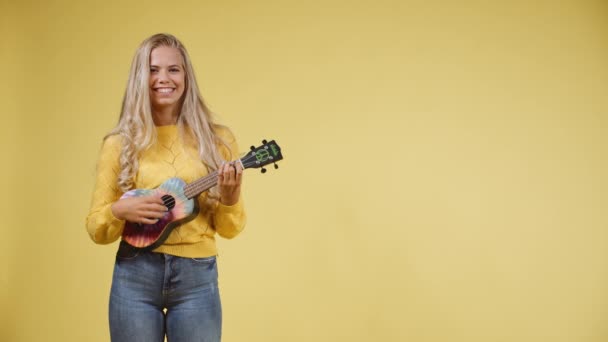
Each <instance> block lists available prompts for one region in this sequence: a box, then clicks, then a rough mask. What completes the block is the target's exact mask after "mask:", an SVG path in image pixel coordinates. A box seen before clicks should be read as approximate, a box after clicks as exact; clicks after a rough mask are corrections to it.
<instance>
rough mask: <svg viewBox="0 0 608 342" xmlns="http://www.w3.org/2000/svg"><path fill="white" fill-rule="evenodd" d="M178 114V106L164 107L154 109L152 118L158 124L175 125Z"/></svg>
mask: <svg viewBox="0 0 608 342" xmlns="http://www.w3.org/2000/svg"><path fill="white" fill-rule="evenodd" d="M178 116H179V115H178V111H177V108H171V107H164V108H157V109H156V108H153V109H152V118H153V119H154V124H155V125H156V126H167V125H175V124H176V123H177V117H178Z"/></svg>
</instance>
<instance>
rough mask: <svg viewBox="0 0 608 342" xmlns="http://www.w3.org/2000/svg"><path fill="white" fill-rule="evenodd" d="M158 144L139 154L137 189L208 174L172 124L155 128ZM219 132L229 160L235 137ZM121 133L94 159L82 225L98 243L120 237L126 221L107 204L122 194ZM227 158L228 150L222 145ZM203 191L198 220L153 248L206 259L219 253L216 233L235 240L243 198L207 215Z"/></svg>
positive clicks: (241, 220) (193, 148) (242, 216)
mask: <svg viewBox="0 0 608 342" xmlns="http://www.w3.org/2000/svg"><path fill="white" fill-rule="evenodd" d="M156 130H157V143H156V144H154V145H153V146H151V147H150V148H149V149H148V150H146V151H145V152H144V153H142V155H141V156H140V158H139V169H138V172H137V174H136V177H135V188H137V189H153V188H156V187H158V186H159V185H160V184H161V183H163V182H164V181H165V180H167V179H168V178H171V177H178V178H181V179H183V180H184V181H185V182H186V183H190V182H192V181H195V180H197V179H199V178H201V177H203V176H205V175H207V173H208V172H207V168H206V167H205V166H204V164H203V163H202V162H201V161H200V159H199V158H198V157H197V156H198V151H197V148H196V146H194V144H184V141H185V140H184V139H181V138H180V137H179V134H178V128H177V126H175V125H169V126H158V127H156ZM218 134H219V135H220V136H221V137H222V138H224V140H225V141H227V142H229V143H230V149H231V152H232V158H233V159H234V158H236V157H238V148H237V145H236V142H235V139H234V137H233V136H232V134H231V133H230V132H229V131H228V130H225V129H223V130H219V131H218ZM120 151H121V137H120V136H118V135H114V136H110V137H108V138H107V139H106V140H105V141H104V143H103V145H102V148H101V151H100V154H99V159H98V162H97V177H96V182H95V189H94V192H93V199H92V201H91V209H90V211H89V214H88V216H87V219H86V227H87V231H88V233H89V235H90V236H91V239H93V241H94V242H95V243H98V244H108V243H111V242H114V241H116V240H117V239H118V238H119V237H120V236H121V235H122V231H123V228H124V224H125V221H123V220H119V219H117V218H116V217H114V215H113V214H112V210H111V205H112V204H113V203H114V202H116V201H117V200H118V199H119V198H120V197H121V196H122V194H123V193H122V191H121V190H120V189H119V187H118V184H117V180H118V174H119V172H120V166H119V157H120ZM220 152H221V154H222V155H223V156H224V158H225V159H228V158H229V155H230V153H229V151H227V150H226V149H225V148H222V147H220ZM206 196H207V194H206V193H203V194H201V195H200V196H199V197H198V201H199V206H200V212H199V214H198V215H197V216H196V218H195V219H194V220H192V221H189V222H187V223H185V224H183V225H181V226H179V227H178V228H176V229H174V230H173V231H172V232H171V234H170V235H169V237H168V238H167V240H166V241H165V243H164V244H163V245H161V246H159V247H158V248H156V249H155V250H154V251H155V252H160V253H166V254H171V255H177V256H181V257H192V258H194V257H208V256H213V255H217V248H216V245H215V233H218V234H219V235H220V236H222V237H225V238H233V237H235V236H236V235H237V234H238V233H240V232H241V231H242V230H243V227H244V226H245V220H246V215H245V211H244V207H243V200H242V196H241V198H239V201H238V202H237V203H236V204H234V205H232V206H226V205H223V204H221V203H219V201H215V208H214V209H215V210H214V214H213V215H212V216H210V217H209V215H206V214H205V211H209V209H210V208H209V207H208V206H206V205H205V202H204V198H205V197H206Z"/></svg>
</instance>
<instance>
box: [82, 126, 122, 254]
mask: <svg viewBox="0 0 608 342" xmlns="http://www.w3.org/2000/svg"><path fill="white" fill-rule="evenodd" d="M120 139H121V138H120V136H117V135H114V136H110V137H108V138H107V139H106V140H105V141H104V142H103V145H102V147H101V151H100V153H99V158H98V160H97V175H96V179H95V187H94V190H93V198H92V200H91V208H90V210H89V214H88V215H87V218H86V228H87V232H88V233H89V236H90V237H91V239H92V240H93V241H94V242H95V243H98V244H108V243H111V242H114V241H116V240H117V239H118V238H119V237H120V235H121V234H122V230H123V228H124V225H125V221H124V220H120V219H118V218H116V217H115V216H114V214H113V213H112V204H113V203H114V202H116V201H117V200H118V199H119V198H120V196H121V194H122V191H120V189H119V188H118V183H117V180H118V174H119V172H120V165H119V158H120V145H121V143H120Z"/></svg>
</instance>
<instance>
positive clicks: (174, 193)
mask: <svg viewBox="0 0 608 342" xmlns="http://www.w3.org/2000/svg"><path fill="white" fill-rule="evenodd" d="M281 159H283V155H282V154H281V148H280V147H279V145H277V144H276V143H275V141H274V140H273V141H270V142H267V141H266V140H264V141H263V145H261V146H259V147H253V146H252V147H251V152H249V153H248V154H247V155H246V156H244V157H243V158H241V159H239V160H238V161H236V162H239V163H241V164H242V165H243V169H247V168H262V173H264V172H266V169H265V168H263V166H265V165H268V164H270V163H275V164H274V165H275V168H278V166H277V165H276V162H277V161H279V160H281ZM217 177H218V175H217V172H213V173H211V174H209V175H207V176H205V177H203V178H200V179H198V180H196V181H194V182H192V183H189V184H187V183H186V182H185V181H183V180H182V179H180V178H170V179H168V180H166V181H165V182H164V183H163V184H161V185H160V186H159V187H158V188H156V189H136V190H131V191H128V192H126V193H124V194H123V195H122V197H121V199H122V198H129V197H142V196H150V195H160V196H161V198H162V200H163V202H164V203H165V206H166V207H167V208H168V209H169V210H168V211H167V213H166V214H165V216H164V217H163V218H161V219H159V220H158V221H157V222H156V223H155V224H140V223H133V222H128V221H127V222H126V223H125V228H124V230H123V233H122V239H123V240H124V241H125V242H127V243H128V244H129V245H131V246H132V247H134V248H136V249H140V250H152V249H154V248H157V247H158V246H160V245H162V244H163V243H164V242H165V240H166V239H167V237H169V234H170V233H171V231H173V229H175V228H177V227H179V226H180V225H181V224H183V223H186V222H188V221H191V220H193V219H194V218H195V217H196V215H198V213H199V207H198V201H197V197H198V195H200V194H201V193H203V192H205V191H207V190H209V189H210V188H212V187H213V186H215V185H216V184H217Z"/></svg>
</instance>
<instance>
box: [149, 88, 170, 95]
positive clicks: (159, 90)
mask: <svg viewBox="0 0 608 342" xmlns="http://www.w3.org/2000/svg"><path fill="white" fill-rule="evenodd" d="M174 91H175V88H156V89H154V92H156V93H159V94H171V93H173V92H174Z"/></svg>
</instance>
